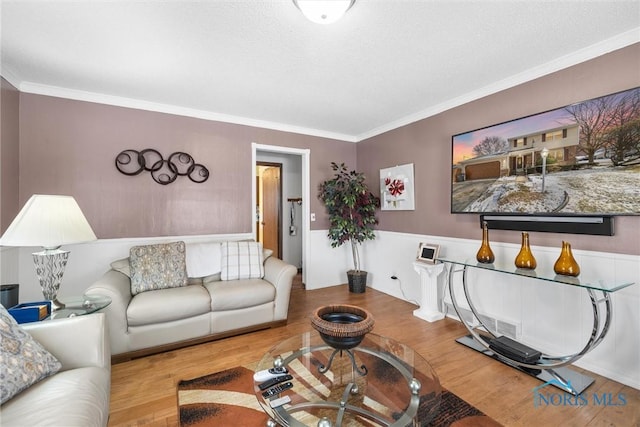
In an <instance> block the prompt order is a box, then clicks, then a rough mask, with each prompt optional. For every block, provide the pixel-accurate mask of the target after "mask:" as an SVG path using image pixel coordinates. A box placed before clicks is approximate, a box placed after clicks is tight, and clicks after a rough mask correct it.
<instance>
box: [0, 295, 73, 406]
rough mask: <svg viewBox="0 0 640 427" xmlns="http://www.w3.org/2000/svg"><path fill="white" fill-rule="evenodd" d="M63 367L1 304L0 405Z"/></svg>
mask: <svg viewBox="0 0 640 427" xmlns="http://www.w3.org/2000/svg"><path fill="white" fill-rule="evenodd" d="M61 367H62V364H61V363H60V362H59V361H58V359H56V358H55V357H54V356H53V355H52V354H51V353H49V352H48V351H47V350H46V349H45V348H44V347H43V346H42V345H41V344H40V343H39V342H37V341H36V340H35V339H33V337H32V336H31V335H29V334H28V333H27V332H25V331H23V330H22V329H21V328H20V326H19V325H18V322H16V320H15V319H14V318H13V317H12V316H11V315H10V314H9V312H8V311H7V310H6V309H5V308H4V306H2V305H0V372H1V373H2V382H1V383H0V394H1V402H0V404H3V403H5V402H6V401H8V400H10V399H11V398H12V397H14V396H15V395H17V394H18V393H20V392H21V391H23V390H26V389H27V388H29V387H30V386H32V385H33V384H35V383H37V382H39V381H41V380H43V379H45V378H46V377H48V376H50V375H52V374H55V373H56V372H58V371H59V370H60V368H61Z"/></svg>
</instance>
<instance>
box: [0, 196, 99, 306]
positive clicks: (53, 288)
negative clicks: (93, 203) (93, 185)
mask: <svg viewBox="0 0 640 427" xmlns="http://www.w3.org/2000/svg"><path fill="white" fill-rule="evenodd" d="M93 240H96V235H95V234H94V233H93V230H92V229H91V226H90V225H89V223H88V222H87V219H86V218H85V217H84V214H83V213H82V211H81V210H80V207H79V206H78V203H76V200H75V199H74V198H73V197H71V196H51V195H39V194H36V195H33V196H31V198H30V199H29V200H28V201H27V203H25V205H24V207H23V208H22V210H21V211H20V213H18V216H16V217H15V219H14V220H13V222H12V223H11V224H10V225H9V228H7V231H6V232H5V233H4V234H3V236H2V238H0V246H20V247H24V246H27V247H28V246H40V247H42V248H43V250H42V251H40V252H35V253H33V254H32V255H33V262H34V264H35V267H36V275H37V276H38V279H39V280H40V286H41V287H42V294H43V295H44V297H45V299H47V300H50V301H51V309H52V310H58V309H60V308H64V304H63V303H61V302H60V301H58V290H59V289H60V282H61V281H62V276H63V275H64V269H65V267H66V265H67V259H68V258H69V251H64V250H61V249H60V246H62V245H71V244H74V243H84V242H90V241H93Z"/></svg>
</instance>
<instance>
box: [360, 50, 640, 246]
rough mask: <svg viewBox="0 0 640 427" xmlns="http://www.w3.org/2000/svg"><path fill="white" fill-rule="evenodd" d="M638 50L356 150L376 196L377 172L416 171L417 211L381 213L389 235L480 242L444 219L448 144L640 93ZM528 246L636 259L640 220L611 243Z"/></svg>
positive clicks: (621, 222) (536, 239) (624, 223)
mask: <svg viewBox="0 0 640 427" xmlns="http://www.w3.org/2000/svg"><path fill="white" fill-rule="evenodd" d="M638 64H640V44H635V45H632V46H630V47H627V48H624V49H621V50H618V51H615V52H612V53H609V54H607V55H603V56H601V57H598V58H596V59H593V60H591V61H588V62H585V63H583V64H579V65H576V66H573V67H571V68H568V69H565V70H562V71H559V72H556V73H553V74H551V75H548V76H545V77H542V78H539V79H537V80H534V81H531V82H528V83H526V84H522V85H519V86H516V87H514V88H511V89H509V90H505V91H502V92H499V93H497V94H494V95H491V96H487V97H485V98H483V99H480V100H477V101H474V102H471V103H468V104H465V105H462V106H460V107H457V108H453V109H451V110H448V111H446V112H443V113H441V114H438V115H436V116H434V117H430V118H427V119H424V120H421V121H419V122H416V123H413V124H411V125H407V126H404V127H402V128H399V129H395V130H393V131H390V132H387V133H385V134H383V135H379V136H376V137H373V138H371V139H369V140H366V141H363V142H360V143H358V149H357V155H358V168H359V169H360V170H361V171H363V172H365V174H366V175H367V177H368V181H369V182H370V185H371V187H372V191H374V192H375V191H379V184H378V180H377V178H378V176H379V170H380V169H382V168H387V167H392V166H395V165H401V164H405V163H414V174H415V183H416V185H415V188H416V194H415V199H416V210H415V211H402V212H391V211H384V212H380V216H379V218H380V225H379V228H380V229H382V230H387V231H396V232H406V233H415V234H426V235H436V236H448V237H459V238H471V239H473V238H478V239H479V238H480V236H481V233H480V228H479V227H480V224H479V217H478V215H477V214H476V215H473V214H456V215H452V214H451V213H450V206H451V205H450V185H451V184H450V180H451V136H452V135H455V134H458V133H462V132H466V131H469V130H473V129H477V128H481V127H484V126H488V125H492V124H496V123H501V122H504V121H508V120H512V119H516V118H520V117H524V116H528V115H531V114H535V113H539V112H543V111H547V110H550V109H554V108H559V107H562V106H565V105H568V104H571V103H574V102H578V101H583V100H587V99H590V98H594V97H598V96H602V95H607V94H610V93H614V92H618V91H621V90H625V89H630V88H633V87H637V86H640V69H639V65H638ZM531 234H532V236H531V242H532V244H533V245H545V246H552V247H553V246H560V244H561V241H562V240H563V239H566V240H568V241H570V242H571V243H572V244H573V247H574V248H577V249H587V250H595V251H604V252H615V253H627V254H634V255H638V254H640V216H626V217H616V219H615V236H613V237H603V236H580V235H567V234H556V233H531ZM491 238H492V239H493V240H495V241H502V242H512V243H520V233H518V232H515V231H499V230H495V231H494V230H492V231H491Z"/></svg>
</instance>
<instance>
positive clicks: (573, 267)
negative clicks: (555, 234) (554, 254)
mask: <svg viewBox="0 0 640 427" xmlns="http://www.w3.org/2000/svg"><path fill="white" fill-rule="evenodd" d="M553 271H555V272H556V274H563V275H565V276H574V277H575V276H578V275H579V274H580V266H579V265H578V262H577V261H576V259H575V258H574V257H573V253H571V245H570V244H569V242H562V251H560V257H559V258H558V260H557V261H556V263H555V264H554V265H553Z"/></svg>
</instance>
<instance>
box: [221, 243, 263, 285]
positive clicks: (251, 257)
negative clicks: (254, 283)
mask: <svg viewBox="0 0 640 427" xmlns="http://www.w3.org/2000/svg"><path fill="white" fill-rule="evenodd" d="M221 249H222V272H221V279H222V280H237V279H261V278H262V277H264V255H263V252H262V243H260V242H223V243H222V246H221Z"/></svg>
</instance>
